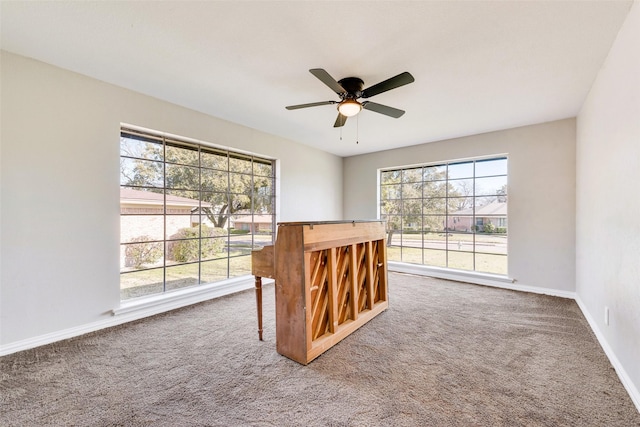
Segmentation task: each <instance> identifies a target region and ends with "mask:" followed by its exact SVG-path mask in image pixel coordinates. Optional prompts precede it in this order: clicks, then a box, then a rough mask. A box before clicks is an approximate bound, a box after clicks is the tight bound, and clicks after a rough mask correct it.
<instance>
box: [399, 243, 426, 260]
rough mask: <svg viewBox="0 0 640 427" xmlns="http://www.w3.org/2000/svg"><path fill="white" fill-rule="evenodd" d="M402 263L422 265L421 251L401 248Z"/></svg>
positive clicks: (405, 247)
mask: <svg viewBox="0 0 640 427" xmlns="http://www.w3.org/2000/svg"><path fill="white" fill-rule="evenodd" d="M402 262H408V263H411V264H422V249H420V248H410V247H407V246H403V247H402Z"/></svg>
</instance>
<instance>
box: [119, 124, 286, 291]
mask: <svg viewBox="0 0 640 427" xmlns="http://www.w3.org/2000/svg"><path fill="white" fill-rule="evenodd" d="M274 169H275V167H274V161H273V160H270V159H266V158H260V157H256V156H253V155H249V154H244V153H239V152H233V151H229V150H226V149H220V148H215V147H213V146H208V145H206V144H201V143H195V142H190V141H187V140H180V139H179V138H174V137H171V138H168V137H166V136H164V135H162V134H155V133H153V132H147V131H145V132H142V131H138V130H135V129H127V128H123V129H122V130H121V134H120V295H121V299H122V300H127V299H131V298H135V297H141V296H148V295H153V294H159V293H163V292H167V291H171V290H175V289H180V288H184V287H188V286H196V285H199V284H204V283H212V282H217V281H221V280H225V279H228V278H233V277H238V276H243V275H248V274H251V256H250V255H251V250H252V249H255V248H258V247H261V246H264V245H270V244H273V236H274V235H273V231H274V224H275V190H274V189H275V178H274V177H275V170H274Z"/></svg>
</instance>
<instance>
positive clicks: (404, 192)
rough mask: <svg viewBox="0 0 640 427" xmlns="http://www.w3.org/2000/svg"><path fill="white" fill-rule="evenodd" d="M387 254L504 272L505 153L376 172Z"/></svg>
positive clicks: (409, 260)
mask: <svg viewBox="0 0 640 427" xmlns="http://www.w3.org/2000/svg"><path fill="white" fill-rule="evenodd" d="M380 218H381V219H384V220H386V221H387V230H388V234H387V245H388V247H387V258H388V259H389V260H390V261H400V262H407V263H415V264H424V265H429V266H435V267H444V268H452V269H459V270H471V271H478V272H486V273H494V274H501V275H506V274H507V229H508V227H507V222H508V221H507V158H506V157H498V158H490V159H477V160H468V161H460V162H451V163H440V164H435V165H421V166H411V167H407V168H400V169H397V168H395V169H389V170H382V171H380Z"/></svg>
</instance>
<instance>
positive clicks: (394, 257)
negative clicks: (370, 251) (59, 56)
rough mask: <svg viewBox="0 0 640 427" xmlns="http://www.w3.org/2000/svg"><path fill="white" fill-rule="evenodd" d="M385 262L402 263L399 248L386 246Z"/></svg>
mask: <svg viewBox="0 0 640 427" xmlns="http://www.w3.org/2000/svg"><path fill="white" fill-rule="evenodd" d="M387 260H388V261H396V262H401V261H402V253H401V249H400V246H387Z"/></svg>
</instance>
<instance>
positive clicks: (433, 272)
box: [387, 261, 576, 299]
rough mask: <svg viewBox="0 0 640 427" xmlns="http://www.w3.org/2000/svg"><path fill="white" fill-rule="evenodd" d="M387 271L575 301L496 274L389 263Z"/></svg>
mask: <svg viewBox="0 0 640 427" xmlns="http://www.w3.org/2000/svg"><path fill="white" fill-rule="evenodd" d="M387 265H388V267H389V271H396V272H398V273H408V274H416V275H419V276H429V277H437V278H439V279H447V280H454V281H456V282H465V283H473V284H476V285H484V286H491V287H494V288H502V289H510V290H512V291H521V292H532V293H536V294H543V295H551V296H555V297H561V298H570V299H575V298H576V293H575V292H570V291H563V290H561V289H550V288H540V287H538V286H529V285H521V284H516V283H515V282H516V280H515V279H512V278H510V277H507V276H500V275H498V274H489V273H478V272H475V271H463V270H451V269H445V268H438V267H428V266H425V265H418V264H406V263H401V262H394V261H389V262H388V263H387Z"/></svg>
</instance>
